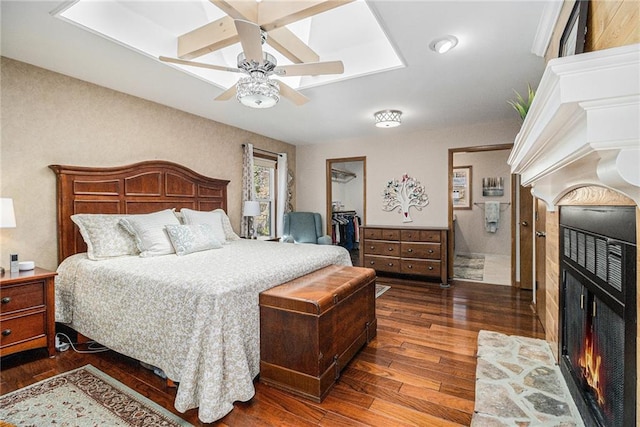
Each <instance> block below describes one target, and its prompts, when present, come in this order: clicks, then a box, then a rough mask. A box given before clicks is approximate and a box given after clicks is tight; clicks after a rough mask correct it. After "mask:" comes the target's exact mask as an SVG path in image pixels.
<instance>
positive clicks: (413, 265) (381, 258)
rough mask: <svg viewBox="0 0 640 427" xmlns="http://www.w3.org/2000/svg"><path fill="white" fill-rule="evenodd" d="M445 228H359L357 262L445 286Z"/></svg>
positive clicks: (381, 270) (385, 271)
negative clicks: (438, 282) (358, 256)
mask: <svg viewBox="0 0 640 427" xmlns="http://www.w3.org/2000/svg"><path fill="white" fill-rule="evenodd" d="M447 232H448V230H447V229H446V228H434V227H393V226H375V225H367V226H362V227H360V265H361V266H362V267H369V268H373V269H375V270H376V271H377V272H381V273H397V274H409V275H412V276H418V277H420V278H426V279H433V280H438V281H440V283H441V284H443V285H446V284H447V283H448V280H447V271H448V268H447Z"/></svg>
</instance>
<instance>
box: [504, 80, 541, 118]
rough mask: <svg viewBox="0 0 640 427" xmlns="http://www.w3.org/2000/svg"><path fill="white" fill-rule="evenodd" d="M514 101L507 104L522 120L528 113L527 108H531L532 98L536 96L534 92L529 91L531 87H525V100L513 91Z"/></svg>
mask: <svg viewBox="0 0 640 427" xmlns="http://www.w3.org/2000/svg"><path fill="white" fill-rule="evenodd" d="M514 92H515V93H516V99H513V100H511V101H508V102H509V104H511V106H512V107H513V108H514V109H515V110H516V111H517V112H518V114H519V115H520V118H521V119H522V120H524V118H525V117H527V113H528V112H529V107H531V103H532V102H533V97H534V96H535V95H536V93H535V91H534V90H533V89H531V85H527V99H525V98H523V97H522V95H520V94H519V93H518V92H517V91H516V90H515V89H514Z"/></svg>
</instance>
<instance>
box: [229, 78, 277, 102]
mask: <svg viewBox="0 0 640 427" xmlns="http://www.w3.org/2000/svg"><path fill="white" fill-rule="evenodd" d="M256 74H258V73H253V75H251V76H247V77H243V78H241V79H240V80H239V81H238V83H237V86H236V91H237V95H236V98H237V99H238V101H239V102H240V103H241V104H242V105H245V106H247V107H251V108H270V107H273V106H274V105H276V104H277V103H278V101H279V100H280V85H279V84H278V82H277V81H275V80H270V79H269V78H267V77H266V76H264V75H262V74H261V73H260V74H258V75H256Z"/></svg>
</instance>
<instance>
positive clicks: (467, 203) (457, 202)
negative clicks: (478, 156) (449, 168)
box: [451, 166, 473, 209]
mask: <svg viewBox="0 0 640 427" xmlns="http://www.w3.org/2000/svg"><path fill="white" fill-rule="evenodd" d="M451 181H452V183H453V208H454V209H471V208H472V200H471V199H472V194H471V192H472V190H471V189H472V188H473V187H472V186H471V166H456V167H454V168H453V176H452V180H451Z"/></svg>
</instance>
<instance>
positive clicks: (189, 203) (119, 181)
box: [49, 160, 229, 262]
mask: <svg viewBox="0 0 640 427" xmlns="http://www.w3.org/2000/svg"><path fill="white" fill-rule="evenodd" d="M49 168H51V169H52V170H53V171H54V172H55V173H56V181H57V227H58V262H62V260H63V259H65V258H66V257H68V256H70V255H73V254H76V253H80V252H86V250H87V246H86V244H85V243H84V240H83V239H82V236H81V235H80V230H79V229H78V227H77V226H76V225H75V224H74V223H73V221H71V215H74V214H79V213H94V214H95V213H102V214H141V213H149V212H155V211H159V210H162V209H171V208H176V209H181V208H189V209H195V210H202V211H210V210H214V209H218V208H222V209H224V210H225V211H226V210H227V184H229V181H226V180H221V179H215V178H209V177H206V176H203V175H200V174H198V173H196V172H194V171H192V170H191V169H188V168H186V167H184V166H181V165H178V164H176V163H172V162H167V161H161V160H151V161H146V162H140V163H135V164H132V165H128V166H120V167H106V168H95V167H79V166H63V165H50V166H49Z"/></svg>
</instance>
